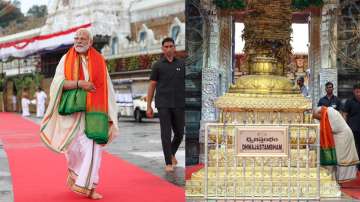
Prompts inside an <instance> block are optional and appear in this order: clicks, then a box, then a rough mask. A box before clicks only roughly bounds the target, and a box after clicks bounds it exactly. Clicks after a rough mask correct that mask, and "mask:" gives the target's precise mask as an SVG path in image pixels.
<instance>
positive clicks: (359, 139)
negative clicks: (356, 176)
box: [353, 131, 360, 168]
mask: <svg viewBox="0 0 360 202" xmlns="http://www.w3.org/2000/svg"><path fill="white" fill-rule="evenodd" d="M353 134H354V140H355V146H356V150H357V154H358V157H359V158H360V132H359V131H353ZM357 167H358V168H360V165H359V164H358V165H357Z"/></svg>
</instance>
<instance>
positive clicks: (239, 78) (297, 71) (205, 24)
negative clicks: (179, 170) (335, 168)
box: [186, 0, 360, 200]
mask: <svg viewBox="0 0 360 202" xmlns="http://www.w3.org/2000/svg"><path fill="white" fill-rule="evenodd" d="M186 5H187V8H186V16H187V20H186V26H187V27H191V29H188V31H187V33H186V35H187V38H186V39H187V51H188V55H189V56H191V57H190V58H189V60H188V64H189V65H188V67H187V69H186V72H187V74H186V76H187V77H186V92H187V93H186V96H187V97H186V126H187V127H186V135H187V136H186V160H187V165H188V166H190V165H195V167H194V168H193V167H191V169H189V172H192V174H191V177H189V178H188V179H187V186H186V189H187V190H186V194H187V198H188V199H214V200H216V199H222V200H226V199H231V200H235V199H242V200H263V199H266V200H272V199H275V200H276V199H285V198H286V199H287V200H296V199H304V200H305V198H307V197H308V199H310V198H311V199H316V200H319V199H320V198H322V197H334V198H338V197H341V196H342V194H341V191H340V187H339V185H338V184H337V181H335V180H334V179H335V177H334V175H335V174H334V172H331V171H329V170H326V169H325V168H324V167H323V166H320V156H317V157H316V155H317V154H318V152H319V150H317V151H316V149H315V148H316V147H319V145H318V146H315V145H314V143H315V141H318V140H316V139H318V138H319V137H320V136H319V131H317V130H316V128H317V127H318V125H316V124H314V122H313V120H312V118H311V113H312V109H313V108H314V107H316V106H317V102H318V100H319V99H320V97H322V96H324V95H325V83H326V82H328V81H331V82H333V83H334V87H335V89H334V94H335V95H338V96H339V98H340V99H342V100H345V99H348V98H350V97H351V96H352V85H353V84H355V83H356V82H357V81H358V80H359V79H358V77H359V75H360V74H359V66H358V61H359V60H358V58H359V57H358V51H359V50H358V47H357V46H358V43H357V41H356V40H358V39H359V35H358V34H357V31H354V30H357V25H356V24H358V22H359V10H360V9H359V8H360V7H359V5H360V1H336V0H335V1H332V0H329V1H321V0H319V1H296V0H295V1H287V0H273V1H263V0H255V1H246V0H244V1H243V0H237V1H231V2H230V1H207V0H188V1H187V4H186ZM238 23H242V24H243V25H244V26H243V27H244V28H243V32H242V34H241V35H237V34H236V26H237V24H238ZM294 24H301V25H302V26H307V29H305V30H300V34H302V35H307V37H304V38H308V41H305V42H304V44H303V45H304V46H305V47H307V49H308V50H307V51H302V52H296V50H297V48H296V45H295V44H294V43H293V42H294V39H295V38H296V37H295V36H294V35H292V34H296V33H293V31H295V30H296V28H295V27H294ZM298 32H299V30H298ZM236 37H241V38H242V39H243V40H244V41H245V44H244V48H243V52H235V49H236V47H235V44H236V41H239V39H238V38H236ZM240 41H241V40H240ZM299 77H305V81H306V84H307V85H308V89H309V96H303V95H302V94H301V93H300V89H299V87H298V86H297V84H296V80H297V78H299ZM266 127H270V128H272V129H274V128H276V127H285V128H287V130H288V131H287V132H286V133H283V134H285V136H288V138H289V139H286V140H285V139H284V141H283V144H282V145H285V146H286V148H289V149H288V152H289V153H287V154H284V156H283V157H282V158H284V159H281V157H277V156H276V155H274V156H269V155H268V154H267V153H269V152H270V151H268V152H254V153H246V154H244V153H241V151H242V149H244V148H245V149H247V146H246V145H245V147H239V145H241V146H244V144H243V143H244V142H246V141H247V140H251V138H250V135H249V136H248V137H249V138H250V139H246V141H245V139H240V138H241V135H244V134H253V136H252V137H257V138H259V137H261V138H262V137H263V135H265V136H266V135H268V134H269V133H268V129H266ZM244 130H248V131H247V132H244V133H242V131H244ZM249 131H250V132H249ZM251 131H256V132H257V133H252V132H251ZM270 133H271V132H270ZM270 136H271V135H270ZM239 139H240V140H242V141H240V140H239ZM265 139H266V138H265ZM280 139H281V138H280ZM263 140H264V139H260V140H259V139H258V140H257V141H260V142H262V141H263ZM271 140H272V139H271ZM277 140H279V139H277ZM251 141H252V140H251ZM300 145H301V146H300ZM258 146H259V147H253V148H254V149H255V150H257V149H259V148H261V147H260V146H265V148H266V147H267V146H270V145H258ZM276 146H278V145H276ZM314 146H315V147H314ZM269 148H271V147H269ZM273 148H276V147H273ZM279 148H280V147H279ZM259 150H260V149H259ZM285 150H287V149H285ZM311 153H312V154H311ZM314 161H316V162H318V163H317V164H316V163H315V164H314ZM279 162H280V163H279ZM282 162H286V163H285V164H283V163H282ZM305 168H306V169H308V168H310V169H308V170H306V169H305ZM283 169H287V170H286V171H284V170H283ZM295 170H296V171H295ZM310 170H311V171H310ZM316 170H317V171H316ZM300 173H302V174H300ZM284 174H285V175H286V176H285V175H284ZM302 179H308V180H309V181H307V182H304V181H302ZM282 182H283V183H284V184H281V183H282ZM318 182H321V185H320V184H317V183H318ZM277 183H279V184H277ZM325 184H326V185H325ZM306 187H307V188H306ZM310 187H311V188H310ZM315 190H316V191H315Z"/></svg>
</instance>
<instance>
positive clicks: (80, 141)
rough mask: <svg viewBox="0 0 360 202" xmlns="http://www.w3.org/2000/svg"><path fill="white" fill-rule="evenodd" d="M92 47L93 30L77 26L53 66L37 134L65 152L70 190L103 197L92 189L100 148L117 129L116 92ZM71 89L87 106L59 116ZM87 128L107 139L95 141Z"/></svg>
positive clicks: (97, 169) (56, 148)
mask: <svg viewBox="0 0 360 202" xmlns="http://www.w3.org/2000/svg"><path fill="white" fill-rule="evenodd" d="M91 46H92V36H91V33H90V32H89V31H88V30H86V29H79V30H78V31H77V32H76V34H75V42H74V46H73V47H72V48H70V49H69V51H68V52H67V53H66V54H65V55H64V56H63V57H62V58H61V60H60V62H59V64H58V66H57V68H56V72H55V76H54V79H53V81H52V83H51V86H50V102H49V106H48V108H47V110H46V113H45V116H44V119H43V120H42V122H41V128H40V131H41V134H40V137H41V139H42V141H43V142H44V143H45V145H47V146H48V147H49V148H50V149H51V150H53V151H55V152H59V153H65V157H66V160H67V162H68V171H69V173H68V185H69V186H70V189H71V190H72V191H74V192H76V193H79V194H82V195H84V196H87V197H89V198H91V199H101V198H102V195H100V194H99V193H97V192H95V188H96V185H97V184H98V182H99V176H98V174H99V168H100V162H101V152H102V147H103V146H104V145H106V144H107V143H109V142H110V141H111V140H112V139H113V138H114V136H115V135H116V134H117V133H118V130H119V129H118V122H117V108H116V103H115V93H114V89H113V86H112V83H111V80H110V77H109V74H108V71H107V68H106V64H105V60H104V58H103V57H102V56H101V54H100V53H98V52H97V51H96V50H95V49H94V48H92V47H91ZM73 89H77V90H84V91H85V92H86V111H85V112H75V113H72V114H70V115H64V116H63V115H60V114H59V112H58V108H59V104H60V100H61V96H62V93H63V92H64V91H66V90H73ZM94 123H96V124H94ZM89 131H90V132H91V131H96V132H100V133H102V134H105V136H106V141H103V142H100V143H99V141H97V140H96V139H90V138H88V136H89V133H90V132H89Z"/></svg>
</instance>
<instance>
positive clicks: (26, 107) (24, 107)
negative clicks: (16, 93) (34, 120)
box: [21, 97, 31, 116]
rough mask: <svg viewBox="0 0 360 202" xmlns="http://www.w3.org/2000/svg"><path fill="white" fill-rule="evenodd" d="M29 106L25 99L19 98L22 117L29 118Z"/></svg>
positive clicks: (27, 100)
mask: <svg viewBox="0 0 360 202" xmlns="http://www.w3.org/2000/svg"><path fill="white" fill-rule="evenodd" d="M30 104H31V102H30V100H29V99H28V98H26V97H22V98H21V109H22V116H30V111H29V105H30Z"/></svg>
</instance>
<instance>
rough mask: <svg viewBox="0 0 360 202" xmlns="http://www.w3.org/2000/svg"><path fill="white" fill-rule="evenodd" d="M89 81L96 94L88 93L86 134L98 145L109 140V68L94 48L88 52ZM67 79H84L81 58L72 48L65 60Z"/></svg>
mask: <svg viewBox="0 0 360 202" xmlns="http://www.w3.org/2000/svg"><path fill="white" fill-rule="evenodd" d="M87 58H88V65H87V66H88V67H87V68H88V72H89V81H90V82H92V83H93V84H94V86H95V89H96V90H95V92H87V96H86V113H85V134H86V136H87V137H88V138H90V139H93V140H94V141H95V142H96V143H98V144H106V143H107V142H108V140H109V137H108V131H109V117H108V83H107V68H106V63H105V60H104V58H103V57H102V55H101V54H100V53H99V52H97V51H96V50H95V49H94V48H92V47H91V48H90V49H89V50H88V52H87ZM64 66H65V67H64V68H65V71H64V72H65V79H66V80H79V79H83V78H84V73H83V71H82V67H81V61H80V56H79V55H78V53H77V52H76V51H75V48H74V47H72V48H70V50H69V51H68V53H67V54H66V58H65V65H64Z"/></svg>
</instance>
